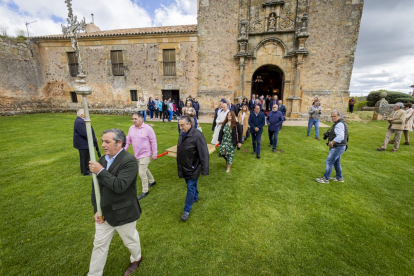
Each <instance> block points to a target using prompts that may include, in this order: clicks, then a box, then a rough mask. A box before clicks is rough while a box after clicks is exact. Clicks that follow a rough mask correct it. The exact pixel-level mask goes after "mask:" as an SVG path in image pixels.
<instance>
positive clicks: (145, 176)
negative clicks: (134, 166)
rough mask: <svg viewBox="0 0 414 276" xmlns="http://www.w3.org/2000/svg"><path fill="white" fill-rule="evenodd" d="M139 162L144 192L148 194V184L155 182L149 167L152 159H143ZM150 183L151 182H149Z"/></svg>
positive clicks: (138, 160)
mask: <svg viewBox="0 0 414 276" xmlns="http://www.w3.org/2000/svg"><path fill="white" fill-rule="evenodd" d="M137 162H138V174H139V177H140V178H141V182H142V192H143V193H148V183H152V182H154V181H155V180H154V177H153V176H152V173H151V172H150V170H148V165H149V163H150V162H151V157H143V158H140V159H137ZM148 181H149V182H148Z"/></svg>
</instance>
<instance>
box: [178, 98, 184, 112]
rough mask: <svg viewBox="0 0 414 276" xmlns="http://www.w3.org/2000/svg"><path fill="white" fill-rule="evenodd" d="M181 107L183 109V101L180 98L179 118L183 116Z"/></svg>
mask: <svg viewBox="0 0 414 276" xmlns="http://www.w3.org/2000/svg"><path fill="white" fill-rule="evenodd" d="M183 107H184V102H183V99H182V98H181V99H180V101H179V102H178V115H179V116H181V115H183Z"/></svg>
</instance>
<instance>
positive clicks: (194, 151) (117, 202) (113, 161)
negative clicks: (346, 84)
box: [74, 95, 414, 275]
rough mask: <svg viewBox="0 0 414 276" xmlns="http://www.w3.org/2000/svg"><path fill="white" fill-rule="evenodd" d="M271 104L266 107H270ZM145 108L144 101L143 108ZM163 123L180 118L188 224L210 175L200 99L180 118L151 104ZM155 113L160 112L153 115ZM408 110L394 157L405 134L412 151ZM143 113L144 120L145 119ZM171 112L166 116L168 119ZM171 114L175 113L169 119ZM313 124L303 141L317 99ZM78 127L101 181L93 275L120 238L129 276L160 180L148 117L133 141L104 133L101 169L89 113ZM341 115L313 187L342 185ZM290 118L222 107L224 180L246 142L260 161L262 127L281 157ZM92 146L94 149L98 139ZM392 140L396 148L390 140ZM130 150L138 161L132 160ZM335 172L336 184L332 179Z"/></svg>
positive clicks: (183, 107)
mask: <svg viewBox="0 0 414 276" xmlns="http://www.w3.org/2000/svg"><path fill="white" fill-rule="evenodd" d="M267 100H268V102H267V103H266V101H267ZM140 103H142V100H141V99H140V101H139V104H140ZM160 103H161V110H162V116H163V119H164V118H166V117H168V119H169V120H171V117H172V115H171V113H173V112H179V115H180V116H179V117H178V131H179V138H178V143H177V158H176V162H177V172H178V176H179V178H184V180H185V182H186V185H187V195H186V198H185V202H184V209H183V213H182V216H181V220H182V221H187V220H188V218H189V216H190V212H191V209H192V207H193V204H194V203H195V202H198V200H199V192H198V188H197V184H198V179H199V177H200V175H208V174H209V158H210V156H209V150H208V146H207V142H206V140H205V137H204V135H203V134H202V132H201V131H200V130H201V129H199V128H198V127H197V119H198V113H197V110H196V107H198V108H199V105H198V104H197V101H196V99H187V100H186V103H185V104H184V102H183V101H182V100H180V103H179V105H178V106H179V108H178V109H179V111H177V110H174V109H175V103H174V101H171V99H169V100H165V101H164V102H162V101H158V98H157V97H156V99H155V100H154V101H153V100H152V98H150V99H149V102H148V105H146V107H148V108H149V107H150V106H152V107H153V108H152V109H149V110H150V117H152V116H153V115H155V118H157V117H159V116H160V112H159V110H160V108H159V107H160V105H159V104H160ZM155 106H158V108H157V109H155V108H154V107H155ZM411 107H412V106H411V104H402V103H397V104H395V106H394V112H393V114H391V115H390V116H389V118H388V122H389V127H388V131H387V134H386V137H385V140H384V143H383V145H382V147H381V148H378V150H379V151H384V150H385V149H386V146H387V144H388V143H394V149H393V150H392V151H396V150H398V147H399V144H400V139H401V136H402V134H404V136H405V140H406V142H405V145H409V131H412V128H413V117H414V116H413V115H414V112H413V110H412V108H411ZM143 111H144V112H143ZM165 111H167V112H165ZM170 111H172V112H170ZM308 112H309V122H308V130H307V135H306V137H308V138H309V137H310V131H311V129H312V127H315V138H316V139H317V140H320V139H319V118H320V115H321V114H322V109H321V107H320V102H319V100H318V99H317V98H315V99H314V101H313V102H312V105H311V106H310V108H309V111H308ZM77 116H78V117H77V118H76V120H75V124H74V147H75V148H77V149H78V150H79V156H80V167H81V173H82V174H83V175H90V174H92V173H93V174H96V177H97V180H98V182H99V188H100V195H101V200H100V207H101V209H102V217H100V216H99V215H98V208H97V204H98V203H97V201H96V200H95V188H94V186H92V205H93V208H94V213H95V215H94V219H95V228H96V233H95V241H94V248H93V250H92V256H91V261H90V268H89V269H90V270H89V273H88V275H102V273H103V268H104V266H105V262H106V258H107V254H108V250H109V245H110V242H111V239H112V237H113V235H114V233H115V231H116V232H118V234H119V236H120V237H121V239H122V240H123V242H124V244H125V246H126V247H127V248H128V249H129V250H130V252H131V257H130V265H129V267H128V268H127V270H126V272H125V274H124V275H130V274H132V273H133V272H134V271H135V270H136V269H137V267H138V266H139V264H140V262H141V261H142V256H141V246H140V240H139V234H138V232H137V230H136V221H137V220H138V218H139V217H140V215H141V207H140V204H139V201H140V200H142V199H144V198H145V197H146V196H148V194H149V189H150V188H151V187H152V186H154V185H155V184H156V181H155V178H154V176H153V175H152V173H151V172H150V170H149V169H148V165H149V163H150V162H151V161H153V160H156V159H157V152H158V149H157V138H156V134H155V132H154V130H153V129H152V127H151V126H150V125H147V124H145V116H146V110H140V109H138V112H137V113H134V114H133V115H132V122H133V125H132V126H131V127H130V128H129V130H128V134H127V135H125V133H124V132H123V131H122V130H119V129H109V130H106V131H104V132H103V135H102V148H103V150H104V152H105V156H103V157H101V158H100V159H99V160H98V161H97V162H94V161H89V152H88V144H87V139H86V136H87V135H86V126H85V122H84V117H85V116H84V112H83V110H79V111H78V114H77ZM342 116H343V115H342V114H341V112H340V111H337V110H333V111H332V112H331V119H332V122H333V126H332V127H331V128H330V129H329V130H328V131H327V132H325V133H324V137H323V139H325V140H327V146H328V147H329V153H328V156H327V158H326V160H325V165H326V166H325V172H324V174H323V176H322V177H320V178H316V179H315V180H316V181H317V182H319V183H329V181H330V180H332V181H337V182H344V178H343V175H342V167H341V162H340V161H341V156H342V154H343V153H344V152H345V151H346V149H347V148H348V139H349V130H348V125H347V123H346V122H345V120H344V119H343V118H342ZM285 118H286V107H285V106H284V105H283V102H282V101H281V100H279V99H278V98H277V96H274V97H273V98H270V97H267V98H266V100H264V97H258V99H257V98H256V95H253V97H252V99H250V100H249V101H248V100H247V99H246V98H244V99H239V100H238V104H236V105H234V104H233V103H232V101H231V99H227V100H226V99H221V100H220V101H219V103H218V107H217V108H216V109H215V116H214V121H213V126H212V131H213V137H212V140H211V143H212V144H214V145H216V144H219V146H220V148H219V150H218V155H219V157H222V158H224V159H225V162H226V172H227V173H229V172H230V168H231V166H232V164H233V161H234V157H235V152H236V149H240V148H241V147H242V144H243V143H244V142H245V141H246V139H248V138H249V137H251V138H252V147H253V152H252V155H255V156H256V158H258V159H259V158H260V153H261V138H262V133H263V131H264V126H265V125H266V124H267V126H268V138H269V147H271V148H272V150H273V152H275V151H276V148H277V142H278V133H279V131H280V130H281V128H282V125H283V122H284V121H285ZM92 133H93V140H94V142H95V143H96V142H97V140H96V138H95V134H94V132H92ZM393 134H394V135H395V136H394V139H392V140H391V136H392V135H393ZM131 144H132V147H133V152H134V154H133V155H132V154H130V153H128V152H127V150H128V148H129V146H130V145H131ZM333 168H335V177H332V178H331V174H332V171H333ZM138 176H139V177H140V179H141V186H142V192H141V194H140V195H139V196H137V195H138V191H137V187H136V182H137V178H138Z"/></svg>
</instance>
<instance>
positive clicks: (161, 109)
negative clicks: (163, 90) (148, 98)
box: [158, 100, 164, 121]
mask: <svg viewBox="0 0 414 276" xmlns="http://www.w3.org/2000/svg"><path fill="white" fill-rule="evenodd" d="M163 106H164V102H163V101H162V100H160V101H159V102H158V117H159V118H160V121H161V120H162V119H163V117H164V116H163V115H164V111H163Z"/></svg>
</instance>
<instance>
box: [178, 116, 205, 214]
mask: <svg viewBox="0 0 414 276" xmlns="http://www.w3.org/2000/svg"><path fill="white" fill-rule="evenodd" d="M178 126H179V127H180V130H181V133H180V137H179V138H178V144H177V171H178V177H179V178H184V179H185V182H186V183H187V197H186V198H185V205H184V212H183V215H182V216H181V220H182V221H187V219H188V216H189V215H190V211H191V208H192V207H193V203H194V202H197V201H198V189H197V182H198V178H199V177H200V174H202V175H208V166H209V164H208V163H209V153H208V148H207V143H206V139H205V138H204V135H203V134H202V133H201V132H200V131H199V130H197V129H195V128H194V127H192V125H191V119H190V117H188V116H182V117H180V118H179V119H178Z"/></svg>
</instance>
